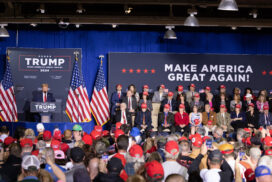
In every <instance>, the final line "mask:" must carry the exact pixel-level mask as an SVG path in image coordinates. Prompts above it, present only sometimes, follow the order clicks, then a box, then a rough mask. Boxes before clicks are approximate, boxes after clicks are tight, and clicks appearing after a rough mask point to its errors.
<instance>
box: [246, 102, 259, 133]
mask: <svg viewBox="0 0 272 182" xmlns="http://www.w3.org/2000/svg"><path fill="white" fill-rule="evenodd" d="M246 122H247V127H248V128H252V129H253V128H255V129H259V113H258V110H255V106H254V104H253V103H250V104H249V105H248V111H247V112H246Z"/></svg>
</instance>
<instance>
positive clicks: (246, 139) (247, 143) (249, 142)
mask: <svg viewBox="0 0 272 182" xmlns="http://www.w3.org/2000/svg"><path fill="white" fill-rule="evenodd" d="M242 142H243V143H245V144H246V145H251V138H250V137H247V138H243V140H242Z"/></svg>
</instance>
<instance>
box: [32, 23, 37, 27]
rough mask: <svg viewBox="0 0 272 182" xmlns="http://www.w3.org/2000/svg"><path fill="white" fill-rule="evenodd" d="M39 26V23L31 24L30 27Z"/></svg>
mask: <svg viewBox="0 0 272 182" xmlns="http://www.w3.org/2000/svg"><path fill="white" fill-rule="evenodd" d="M37 25H38V24H37V23H31V24H30V26H32V27H36V26H37Z"/></svg>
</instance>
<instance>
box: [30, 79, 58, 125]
mask: <svg viewBox="0 0 272 182" xmlns="http://www.w3.org/2000/svg"><path fill="white" fill-rule="evenodd" d="M32 101H33V102H55V98H54V96H53V94H52V93H49V92H48V84H47V83H43V84H42V91H40V92H37V94H35V95H34V97H33V99H32ZM50 115H51V114H50ZM51 117H52V115H51ZM34 119H35V121H36V122H41V116H40V114H35V115H34Z"/></svg>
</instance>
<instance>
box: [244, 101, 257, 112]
mask: <svg viewBox="0 0 272 182" xmlns="http://www.w3.org/2000/svg"><path fill="white" fill-rule="evenodd" d="M242 103H243V104H242V109H243V111H245V112H247V111H248V102H247V101H243V102H242ZM251 103H253V104H254V109H255V110H256V108H257V107H256V102H255V101H254V100H251Z"/></svg>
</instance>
